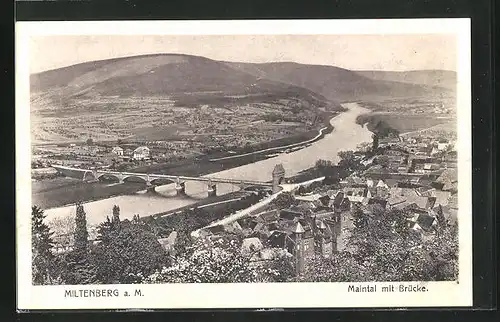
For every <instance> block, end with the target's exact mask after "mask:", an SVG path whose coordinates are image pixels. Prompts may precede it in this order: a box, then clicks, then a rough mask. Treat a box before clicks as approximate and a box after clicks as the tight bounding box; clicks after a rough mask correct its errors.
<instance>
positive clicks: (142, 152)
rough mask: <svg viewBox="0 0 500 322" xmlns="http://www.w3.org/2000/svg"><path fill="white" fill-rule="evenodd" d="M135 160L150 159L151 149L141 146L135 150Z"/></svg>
mask: <svg viewBox="0 0 500 322" xmlns="http://www.w3.org/2000/svg"><path fill="white" fill-rule="evenodd" d="M133 158H134V160H145V159H149V148H148V147H147V146H140V147H138V148H137V149H135V150H134V153H133Z"/></svg>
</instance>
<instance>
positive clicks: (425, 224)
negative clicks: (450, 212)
mask: <svg viewBox="0 0 500 322" xmlns="http://www.w3.org/2000/svg"><path fill="white" fill-rule="evenodd" d="M436 225H437V220H436V217H434V216H431V215H430V214H429V213H427V212H417V213H415V214H414V216H413V218H411V219H410V220H409V221H408V226H409V228H411V229H413V230H417V231H424V232H431V231H432V230H433V229H434V228H435V226H436Z"/></svg>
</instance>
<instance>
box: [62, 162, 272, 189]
mask: <svg viewBox="0 0 500 322" xmlns="http://www.w3.org/2000/svg"><path fill="white" fill-rule="evenodd" d="M53 168H55V169H56V170H58V171H59V172H61V173H62V174H64V175H68V176H70V177H71V176H72V175H71V174H81V177H80V179H83V180H85V179H86V178H88V175H90V176H91V177H93V179H94V180H98V179H99V178H101V177H102V176H113V177H116V178H117V179H118V180H119V181H123V180H126V179H127V178H132V177H134V178H141V179H143V180H144V181H146V183H151V182H152V181H154V180H156V179H167V180H171V181H173V182H180V181H198V182H200V181H204V182H207V183H209V184H210V183H212V184H214V183H229V184H237V185H240V184H243V185H256V186H265V187H272V186H273V184H272V182H261V181H252V180H239V179H227V178H213V177H190V176H177V175H170V174H153V173H136V172H119V171H106V170H89V169H78V168H71V167H65V166H58V165H53Z"/></svg>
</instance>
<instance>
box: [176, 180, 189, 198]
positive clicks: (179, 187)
mask: <svg viewBox="0 0 500 322" xmlns="http://www.w3.org/2000/svg"><path fill="white" fill-rule="evenodd" d="M175 192H176V195H177V196H181V195H185V194H186V183H185V182H176V183H175Z"/></svg>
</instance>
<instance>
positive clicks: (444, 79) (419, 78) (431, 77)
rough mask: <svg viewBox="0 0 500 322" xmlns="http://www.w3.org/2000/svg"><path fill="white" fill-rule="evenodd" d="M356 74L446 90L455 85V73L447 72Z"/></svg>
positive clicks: (417, 71) (373, 72)
mask: <svg viewBox="0 0 500 322" xmlns="http://www.w3.org/2000/svg"><path fill="white" fill-rule="evenodd" d="M356 73H358V74H359V75H361V76H364V77H368V78H370V79H374V80H381V81H392V82H401V83H409V84H420V85H427V86H439V87H444V88H447V89H454V88H455V87H456V84H457V73H456V72H453V71H447V70H415V71H404V72H392V71H391V72H386V71H372V70H368V71H356Z"/></svg>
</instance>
